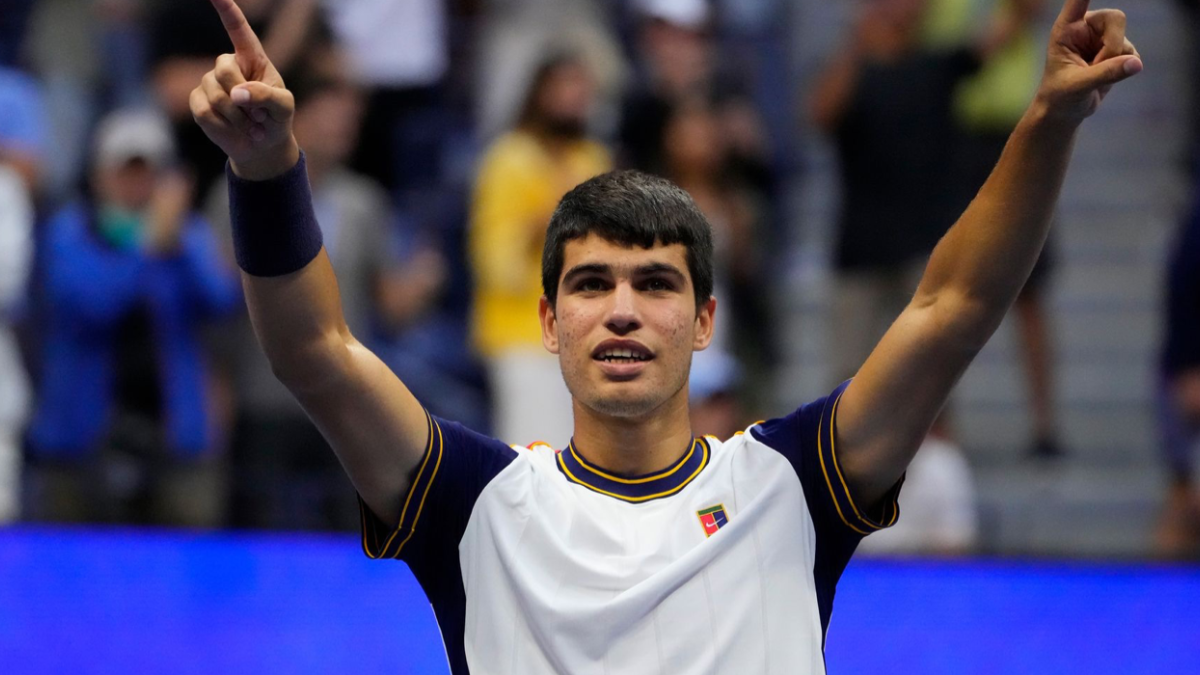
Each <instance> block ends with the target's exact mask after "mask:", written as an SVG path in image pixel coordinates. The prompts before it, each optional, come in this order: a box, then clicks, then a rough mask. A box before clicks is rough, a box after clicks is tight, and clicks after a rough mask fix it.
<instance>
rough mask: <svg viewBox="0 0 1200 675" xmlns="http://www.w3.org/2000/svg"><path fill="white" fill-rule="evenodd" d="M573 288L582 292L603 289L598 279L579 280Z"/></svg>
mask: <svg viewBox="0 0 1200 675" xmlns="http://www.w3.org/2000/svg"><path fill="white" fill-rule="evenodd" d="M575 290H578V291H584V292H590V291H602V290H604V283H603V282H601V281H600V280H599V279H584V280H583V281H581V282H579V285H578V286H576V287H575Z"/></svg>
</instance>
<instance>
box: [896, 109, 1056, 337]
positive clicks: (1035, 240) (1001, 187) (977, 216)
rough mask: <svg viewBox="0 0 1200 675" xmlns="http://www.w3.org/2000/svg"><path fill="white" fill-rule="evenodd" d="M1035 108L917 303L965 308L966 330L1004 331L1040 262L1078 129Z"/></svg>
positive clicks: (948, 242)
mask: <svg viewBox="0 0 1200 675" xmlns="http://www.w3.org/2000/svg"><path fill="white" fill-rule="evenodd" d="M1044 110H1045V109H1044V107H1043V106H1041V105H1039V104H1038V103H1036V102H1035V103H1034V105H1033V106H1031V107H1030V109H1029V111H1028V112H1027V113H1026V114H1025V116H1024V117H1023V118H1022V120H1021V122H1020V123H1019V124H1018V125H1017V128H1016V129H1015V130H1014V131H1013V133H1012V136H1011V137H1010V138H1009V141H1008V145H1007V146H1006V147H1005V149H1004V153H1003V155H1002V156H1001V158H1000V161H999V162H998V164H997V165H996V168H995V169H994V170H993V172H992V175H991V176H990V177H989V178H988V180H987V182H986V183H985V184H984V186H983V188H982V189H981V190H980V191H979V195H978V196H977V197H976V198H975V200H974V201H973V202H972V203H971V205H970V207H968V208H967V210H966V212H965V213H964V214H963V215H962V217H961V218H959V220H958V222H957V223H955V225H954V227H952V228H951V229H950V231H949V232H948V233H947V234H946V236H945V237H944V238H943V239H942V241H941V242H940V243H939V244H938V245H937V247H936V248H935V249H934V252H933V256H932V257H931V258H930V261H929V267H928V269H927V270H926V273H925V277H924V278H923V279H922V281H921V286H920V288H919V290H918V292H917V296H918V298H917V299H918V301H925V302H930V301H938V300H941V299H945V298H951V299H954V300H956V301H962V302H964V303H966V306H967V307H968V308H969V310H970V311H969V315H968V321H967V322H966V323H967V326H966V328H967V329H968V330H978V331H979V335H978V337H982V338H983V339H986V337H987V335H990V334H991V332H992V331H993V330H994V329H995V327H996V326H997V325H999V323H1000V320H1001V319H1002V318H1003V316H1004V313H1005V312H1006V311H1007V310H1008V308H1009V306H1010V305H1011V304H1012V302H1013V301H1014V300H1015V299H1016V297H1017V294H1018V293H1020V291H1021V288H1022V287H1023V286H1024V285H1025V281H1026V280H1027V279H1028V277H1029V273H1030V271H1031V270H1032V269H1033V265H1034V263H1036V262H1037V259H1038V256H1039V255H1040V253H1041V250H1042V246H1043V245H1044V243H1045V241H1046V234H1047V232H1048V231H1049V229H1050V222H1051V220H1052V217H1053V214H1054V208H1055V203H1056V202H1057V200H1058V195H1059V192H1060V191H1061V188H1062V183H1063V178H1064V176H1065V175H1066V170H1067V165H1068V163H1069V162H1070V157H1071V150H1072V148H1073V146H1074V143H1075V134H1076V130H1077V128H1078V125H1077V124H1076V123H1065V122H1061V121H1057V120H1053V119H1051V118H1050V117H1048V116H1047V115H1046V114H1045V112H1044Z"/></svg>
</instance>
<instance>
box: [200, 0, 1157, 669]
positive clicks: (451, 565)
mask: <svg viewBox="0 0 1200 675" xmlns="http://www.w3.org/2000/svg"><path fill="white" fill-rule="evenodd" d="M212 4H213V5H214V6H215V8H216V9H217V11H218V12H219V13H220V15H221V18H222V19H223V21H224V24H225V27H226V29H227V30H228V32H229V37H230V38H231V40H232V42H233V46H234V53H233V54H227V55H224V56H221V57H220V58H219V59H218V60H217V63H216V66H215V68H214V69H213V71H212V72H210V73H208V74H207V75H205V76H204V79H203V81H202V82H201V84H200V86H199V87H198V88H197V89H196V90H195V91H193V92H192V99H191V106H192V112H193V114H194V115H195V118H196V120H197V122H199V124H200V125H201V126H202V127H203V128H204V131H205V132H206V133H207V134H208V136H209V137H210V138H211V139H212V140H213V141H214V142H215V143H216V144H217V145H219V146H220V147H221V148H222V149H223V150H224V151H225V152H226V153H227V154H228V156H229V160H230V161H229V164H228V172H229V179H230V208H231V211H232V216H233V228H234V239H235V245H236V250H237V259H238V262H239V264H240V266H241V267H242V269H243V271H244V274H243V276H242V278H243V282H244V285H245V289H246V298H247V303H248V304H249V308H250V314H251V317H252V319H253V322H254V328H255V330H256V332H257V335H258V339H259V341H260V342H261V344H262V347H263V349H264V350H265V352H266V354H267V356H268V357H269V359H270V361H271V364H272V365H273V366H274V369H275V372H276V373H277V374H278V376H279V378H280V379H281V380H282V381H283V382H284V383H285V384H286V385H287V386H288V387H289V388H290V389H291V391H292V392H293V393H294V394H295V396H296V397H297V398H298V399H299V401H300V403H301V404H302V405H303V406H304V408H305V410H306V411H307V412H308V414H309V415H310V416H311V417H312V419H313V420H314V421H315V422H316V424H317V426H318V427H320V429H321V431H322V433H323V434H324V435H325V436H326V438H328V440H329V442H330V444H331V445H332V446H333V448H334V450H335V451H336V452H337V455H338V457H339V458H340V460H341V462H342V465H343V466H344V467H345V469H346V472H347V473H348V474H349V476H350V479H351V480H352V481H353V483H354V486H355V487H356V488H357V490H358V494H359V496H360V500H361V503H362V523H363V547H364V549H365V550H366V553H367V554H368V555H369V556H371V557H372V558H396V559H400V560H403V561H405V562H406V563H407V564H408V565H409V567H410V568H411V569H412V571H413V573H414V574H415V576H416V578H417V580H418V581H419V582H420V583H421V585H422V587H423V588H424V590H425V592H426V594H427V595H428V597H429V600H430V602H431V603H432V604H433V609H434V612H435V614H436V616H437V620H438V623H439V625H440V628H441V631H442V636H443V639H444V642H445V646H446V652H447V656H448V659H449V663H450V668H451V670H452V671H453V672H454V673H455V675H464V674H466V673H475V674H476V675H479V674H481V673H506V674H512V675H531V674H542V673H573V674H593V673H594V674H597V675H599V674H600V673H621V674H622V675H629V674H636V673H670V674H673V675H674V674H679V673H739V674H741V673H769V672H770V673H822V672H824V671H825V665H824V656H823V653H824V641H825V632H826V628H827V626H828V623H829V617H830V613H831V611H832V603H833V596H834V588H835V585H836V584H837V580H838V577H839V576H840V575H841V573H842V570H843V568H844V567H845V566H846V563H847V561H848V560H849V558H850V556H851V554H852V553H853V551H854V548H855V546H856V545H857V544H858V542H859V540H860V539H861V538H862V537H863V536H865V535H867V534H869V533H871V532H872V531H875V530H878V529H880V528H883V527H887V526H888V525H889V524H891V523H893V522H895V520H896V517H897V508H896V495H897V493H898V491H899V486H900V482H901V480H902V476H903V474H904V470H905V467H906V466H907V465H908V462H909V460H910V459H911V458H912V456H913V453H915V452H916V450H917V447H918V445H920V443H921V440H922V439H923V438H924V436H925V433H926V430H927V429H928V428H929V426H930V423H931V422H932V421H933V419H934V417H936V416H937V414H938V411H939V410H940V409H941V407H942V404H943V403H944V402H945V400H946V397H947V395H948V394H949V392H950V389H951V387H953V385H954V383H955V381H956V380H957V379H958V378H959V376H960V375H961V374H962V372H963V370H964V369H965V368H966V367H967V365H968V364H969V363H970V362H971V359H972V358H973V357H974V356H975V354H976V353H978V351H979V349H980V348H981V347H982V346H983V345H984V343H985V342H986V341H987V339H988V337H989V336H990V335H991V334H992V332H993V331H994V330H995V329H996V327H997V326H998V325H999V323H1000V320H1001V319H1002V318H1003V316H1004V314H1005V312H1007V311H1008V308H1009V306H1010V305H1011V304H1012V302H1013V300H1014V298H1015V297H1016V296H1017V293H1018V292H1019V291H1020V289H1021V287H1022V285H1023V284H1024V282H1025V279H1026V277H1027V276H1028V274H1029V271H1030V269H1031V268H1032V267H1033V264H1034V261H1035V260H1036V259H1037V257H1038V252H1039V251H1040V250H1041V247H1042V242H1043V241H1044V240H1045V237H1046V231H1047V228H1048V226H1049V222H1050V215H1051V212H1052V209H1053V206H1054V202H1055V200H1056V198H1057V195H1058V193H1059V189H1060V186H1061V184H1062V181H1063V176H1064V174H1065V172H1066V168H1067V163H1068V159H1069V157H1070V154H1071V148H1072V145H1073V144H1074V140H1075V136H1076V132H1077V129H1078V127H1079V125H1080V123H1081V122H1082V121H1083V120H1084V118H1086V117H1088V116H1089V115H1091V114H1092V113H1093V112H1094V111H1095V110H1096V108H1097V106H1098V105H1099V104H1100V102H1101V100H1102V99H1103V98H1104V96H1105V94H1107V93H1108V91H1109V88H1110V87H1111V86H1112V85H1114V84H1115V83H1117V82H1120V81H1121V80H1124V79H1126V78H1128V77H1130V76H1131V75H1134V74H1135V73H1137V72H1139V71H1140V70H1141V69H1142V62H1141V60H1140V58H1139V57H1138V54H1137V51H1136V50H1135V49H1134V47H1133V45H1132V44H1131V43H1130V42H1129V41H1128V40H1126V39H1125V17H1124V15H1123V14H1122V13H1120V12H1118V11H1114V10H1102V11H1095V12H1089V11H1087V8H1088V2H1087V0H1067V2H1066V6H1065V7H1064V8H1063V11H1062V14H1061V15H1060V16H1059V17H1058V20H1057V21H1056V23H1055V25H1054V29H1053V33H1052V36H1051V39H1050V46H1049V50H1048V58H1047V61H1046V69H1045V74H1044V78H1043V80H1042V83H1041V86H1040V90H1039V92H1038V95H1037V98H1036V100H1035V101H1034V102H1033V103H1032V105H1031V106H1030V108H1029V110H1028V112H1027V113H1026V115H1025V117H1024V119H1022V121H1021V123H1020V125H1019V126H1018V127H1017V128H1016V130H1015V131H1014V132H1013V134H1012V138H1011V140H1010V141H1009V143H1008V147H1007V148H1006V149H1005V151H1004V155H1003V157H1002V158H1001V159H1000V162H999V165H998V166H997V167H996V170H995V172H994V173H993V174H992V177H991V178H990V180H989V181H988V182H987V184H986V185H985V186H984V187H983V189H982V190H981V191H980V193H979V196H978V198H977V199H975V201H974V203H972V204H971V206H970V207H969V208H968V209H967V211H966V213H965V214H964V215H963V216H962V218H961V219H960V220H959V222H958V223H957V224H956V225H955V226H954V227H953V228H952V229H951V230H950V231H949V233H948V234H947V235H946V236H945V238H944V239H943V240H942V241H941V243H940V244H939V245H938V246H937V249H936V250H935V251H934V253H933V256H932V258H931V259H930V262H929V267H928V270H927V271H926V273H925V276H924V278H923V280H922V281H921V284H920V287H919V288H918V290H917V292H916V295H915V297H914V298H913V300H912V302H911V303H910V304H909V306H908V307H907V309H905V311H904V312H903V314H901V316H900V317H899V318H898V319H897V321H896V323H895V324H894V325H893V326H892V328H891V329H890V330H889V331H888V332H887V334H886V335H885V336H884V338H883V339H882V341H881V342H880V344H879V346H878V347H877V348H876V349H875V351H874V352H873V353H872V354H871V355H870V357H869V358H868V359H867V361H866V363H865V364H864V365H863V366H862V368H861V370H859V371H858V374H857V376H856V377H855V378H854V379H853V380H850V381H849V382H846V383H844V384H842V385H841V386H839V387H837V388H836V389H835V390H834V391H833V392H832V393H831V394H830V395H829V396H828V397H826V398H822V399H820V400H817V401H814V402H812V403H809V404H806V405H803V406H801V407H800V408H798V409H797V410H795V411H794V412H793V413H791V414H790V415H787V416H786V417H782V418H779V419H774V420H771V421H768V422H763V423H760V424H756V425H754V426H751V427H750V428H749V429H747V430H746V431H745V432H744V433H741V434H738V435H735V436H734V437H732V438H728V439H717V438H712V437H706V438H694V437H693V435H692V431H691V428H690V426H689V423H688V401H687V392H688V388H687V381H688V368H689V364H690V362H691V358H692V353H693V352H694V351H697V350H702V349H704V348H705V347H706V346H708V344H709V341H710V339H711V338H712V334H713V322H714V320H715V313H716V307H717V302H716V300H715V299H714V298H713V297H712V295H711V293H712V283H713V281H712V279H713V271H712V266H713V263H712V254H713V251H712V247H713V244H712V236H711V233H710V230H709V225H708V223H707V222H706V221H705V219H704V216H702V215H701V214H700V211H699V210H698V209H697V208H696V205H695V204H694V203H693V202H692V200H691V199H690V198H689V197H688V196H687V195H686V194H685V193H684V192H683V191H682V190H680V189H679V188H677V187H675V186H673V185H671V184H670V183H668V182H666V181H663V180H660V179H657V178H652V177H650V176H647V175H644V174H640V173H635V172H618V173H611V174H605V175H601V176H598V177H596V178H593V179H591V180H589V181H587V182H585V183H583V184H581V185H579V186H578V187H576V188H575V189H574V190H572V191H571V192H569V193H567V195H566V196H565V197H563V199H562V202H561V203H560V205H559V207H558V209H557V211H556V212H555V213H554V216H553V218H552V219H551V222H550V225H549V230H548V231H547V235H546V242H545V248H544V254H543V261H542V279H543V284H544V291H545V297H543V298H542V300H541V302H540V305H539V307H538V308H537V310H538V318H539V319H540V321H541V328H542V336H543V342H544V344H545V347H546V349H548V350H549V351H550V352H552V353H555V354H557V355H558V356H559V360H560V362H561V364H562V373H563V378H564V379H565V381H566V383H567V386H568V389H569V390H570V392H571V397H572V404H573V410H574V437H573V439H572V440H571V441H570V442H569V443H568V444H567V445H566V447H565V448H559V449H555V448H552V447H550V446H549V445H545V444H540V443H535V444H533V445H530V446H528V447H516V446H510V445H508V444H506V443H503V442H500V441H497V440H493V439H490V438H486V437H484V436H481V435H479V434H476V433H474V432H472V431H470V430H468V429H465V428H463V427H462V426H460V425H458V424H456V423H454V422H451V421H448V420H444V419H439V418H437V417H434V416H431V415H430V414H428V413H427V412H426V411H425V409H424V408H423V407H422V406H421V404H420V402H418V401H417V400H416V399H415V398H414V397H413V396H412V394H410V393H409V391H408V390H407V389H406V388H405V387H404V384H403V383H401V382H400V380H398V379H397V378H396V376H395V375H394V374H393V373H392V372H391V371H389V370H388V369H387V367H385V366H384V365H383V363H381V362H380V361H379V359H377V358H376V357H375V356H374V355H373V354H372V353H371V352H370V351H368V350H367V349H365V348H364V347H363V345H362V344H360V343H359V342H358V341H357V340H356V339H355V338H354V336H353V335H351V334H350V332H349V331H348V330H347V328H346V324H345V323H344V321H343V320H342V311H341V308H340V306H339V301H338V288H337V282H336V280H335V279H334V274H333V270H332V268H331V267H330V264H329V259H328V257H327V256H326V254H325V252H324V251H323V249H322V245H321V230H320V228H319V226H318V224H317V222H316V220H315V218H314V215H313V209H312V204H311V200H310V196H309V189H308V183H307V179H306V176H305V168H304V157H303V154H302V153H301V151H300V148H299V147H298V146H297V144H296V141H295V139H294V138H293V136H292V128H291V125H292V112H293V101H292V95H291V94H290V93H289V92H288V90H287V89H286V88H285V86H284V83H283V81H282V80H281V79H280V76H279V73H278V71H276V70H275V68H274V66H272V65H271V62H270V60H269V59H268V58H267V56H266V54H265V53H264V52H263V49H262V46H261V44H260V43H259V40H258V38H257V37H255V35H254V33H253V32H252V31H251V29H250V27H249V26H248V25H247V23H246V21H245V19H244V17H243V16H242V13H241V11H240V10H239V9H238V7H237V6H236V5H235V4H234V2H233V0H212ZM532 313H533V308H532V307H531V308H530V320H533V316H532ZM506 440H518V439H506ZM519 440H521V441H523V442H525V441H528V440H532V439H519ZM554 440H556V441H558V440H559V439H554ZM561 440H564V441H565V440H566V439H561ZM863 648H864V649H869V648H870V646H869V645H864V646H863Z"/></svg>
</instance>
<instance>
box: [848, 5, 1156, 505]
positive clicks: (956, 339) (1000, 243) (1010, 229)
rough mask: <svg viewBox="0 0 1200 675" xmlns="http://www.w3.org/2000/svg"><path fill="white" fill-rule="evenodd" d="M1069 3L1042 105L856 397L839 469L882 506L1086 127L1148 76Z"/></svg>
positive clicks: (1125, 45)
mask: <svg viewBox="0 0 1200 675" xmlns="http://www.w3.org/2000/svg"><path fill="white" fill-rule="evenodd" d="M1087 5H1088V2H1087V0H1067V2H1066V6H1065V7H1064V8H1063V11H1062V13H1061V14H1060V15H1059V17H1058V20H1057V21H1056V22H1055V25H1054V28H1053V31H1052V34H1051V38H1050V47H1049V50H1048V55H1047V61H1046V69H1045V73H1044V75H1043V78H1042V83H1041V85H1040V87H1039V90H1038V94H1037V97H1036V98H1035V100H1034V101H1033V103H1032V104H1031V105H1030V108H1029V110H1028V111H1027V112H1026V114H1025V116H1024V118H1023V119H1022V120H1021V122H1020V124H1018V126H1017V128H1016V130H1015V131H1014V132H1013V134H1012V136H1011V138H1010V139H1009V142H1008V146H1007V147H1006V148H1005V150H1004V154H1003V156H1002V157H1001V158H1000V162H999V164H998V165H997V166H996V169H995V170H994V171H993V173H992V175H991V177H990V178H989V179H988V181H987V183H986V184H985V185H984V186H983V188H982V189H981V190H980V192H979V195H978V197H976V198H975V200H974V201H973V202H972V203H971V205H970V207H969V208H968V209H967V211H966V213H964V214H963V216H962V217H961V218H960V219H959V221H958V222H957V223H956V224H955V225H954V227H952V228H951V229H950V231H949V232H948V233H947V234H946V236H945V237H944V238H943V239H942V241H941V242H940V243H939V244H938V246H937V248H936V249H934V252H933V256H932V257H931V258H930V261H929V266H928V268H927V269H926V271H925V276H924V277H923V278H922V280H921V283H920V286H919V287H918V289H917V292H916V295H915V297H914V298H913V299H912V301H911V302H910V303H909V305H908V307H907V308H906V309H905V310H904V312H903V313H901V315H900V317H899V318H898V319H897V320H896V322H895V323H894V324H893V325H892V327H891V328H890V329H889V330H888V332H887V334H886V335H885V336H884V337H883V340H882V341H881V342H880V343H879V345H878V346H877V347H876V348H875V350H874V351H873V352H872V353H871V356H870V357H869V358H868V359H867V361H866V363H865V364H864V365H863V366H862V368H861V370H859V372H858V375H857V377H855V379H854V381H853V382H852V383H851V384H850V386H849V387H848V388H847V389H846V392H845V394H844V395H843V396H842V400H841V402H840V405H839V409H838V416H837V439H838V446H837V447H838V457H839V459H840V460H841V462H842V465H843V469H844V472H845V474H846V477H847V480H848V481H849V482H850V486H851V490H852V491H853V493H854V494H855V499H856V500H857V501H860V502H861V503H863V504H864V505H870V504H874V503H875V502H876V501H877V500H878V499H879V498H880V497H882V496H883V495H884V493H885V492H886V491H887V490H888V488H889V487H890V486H891V485H893V484H894V483H895V482H896V480H898V479H899V477H900V475H901V474H902V473H903V472H904V470H905V468H906V467H907V466H908V463H909V461H910V460H911V459H912V457H913V455H914V454H915V453H916V450H917V448H918V446H919V445H920V443H921V441H922V439H923V438H924V436H925V434H926V433H927V431H928V429H929V426H930V425H931V424H932V423H933V420H934V419H935V418H936V416H937V415H938V413H939V412H940V411H941V409H942V406H943V405H944V404H945V401H946V398H947V396H948V395H949V393H950V390H951V388H952V387H953V386H954V384H955V383H956V382H957V381H958V378H959V377H960V376H961V375H962V373H963V371H964V370H966V368H967V366H968V365H969V364H970V362H971V360H972V359H973V358H974V357H975V355H976V354H977V353H978V352H979V350H980V349H981V348H982V347H983V345H984V343H986V342H987V340H988V338H990V337H991V335H992V333H993V332H994V331H995V330H996V328H997V327H998V326H999V325H1000V321H1001V319H1003V317H1004V315H1005V313H1006V312H1007V311H1008V308H1009V307H1010V306H1011V304H1012V303H1013V301H1014V300H1015V299H1016V297H1017V294H1018V293H1019V292H1020V290H1021V288H1022V286H1023V285H1024V284H1025V280H1026V279H1027V278H1028V276H1029V272H1030V270H1031V269H1032V268H1033V265H1034V263H1035V262H1036V261H1037V258H1038V255H1039V254H1040V253H1041V250H1042V245H1043V243H1044V242H1045V239H1046V234H1047V231H1048V229H1049V226H1050V219H1051V214H1052V212H1053V209H1054V203H1055V201H1056V200H1057V198H1058V194H1059V190H1060V188H1061V186H1062V181H1063V177H1064V175H1065V173H1066V169H1067V164H1068V161H1069V158H1070V155H1071V149H1072V146H1073V145H1074V140H1075V132H1076V129H1077V128H1078V126H1079V124H1080V123H1081V122H1082V121H1083V120H1084V119H1085V118H1086V117H1088V116H1089V115H1091V114H1092V113H1093V112H1094V111H1095V110H1096V108H1097V106H1098V105H1099V104H1100V102H1101V100H1102V99H1103V98H1104V96H1105V94H1107V93H1108V90H1109V88H1110V87H1111V86H1112V85H1113V84H1115V83H1117V82H1120V81H1121V80H1124V79H1126V78H1128V77H1130V76H1132V75H1134V74H1136V73H1138V72H1140V71H1141V69H1142V63H1141V60H1140V58H1138V56H1137V52H1136V50H1135V49H1134V47H1133V45H1132V44H1131V43H1130V42H1129V41H1128V40H1126V39H1125V16H1124V15H1123V14H1122V13H1120V12H1117V11H1114V10H1102V11H1095V12H1088V11H1087Z"/></svg>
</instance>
